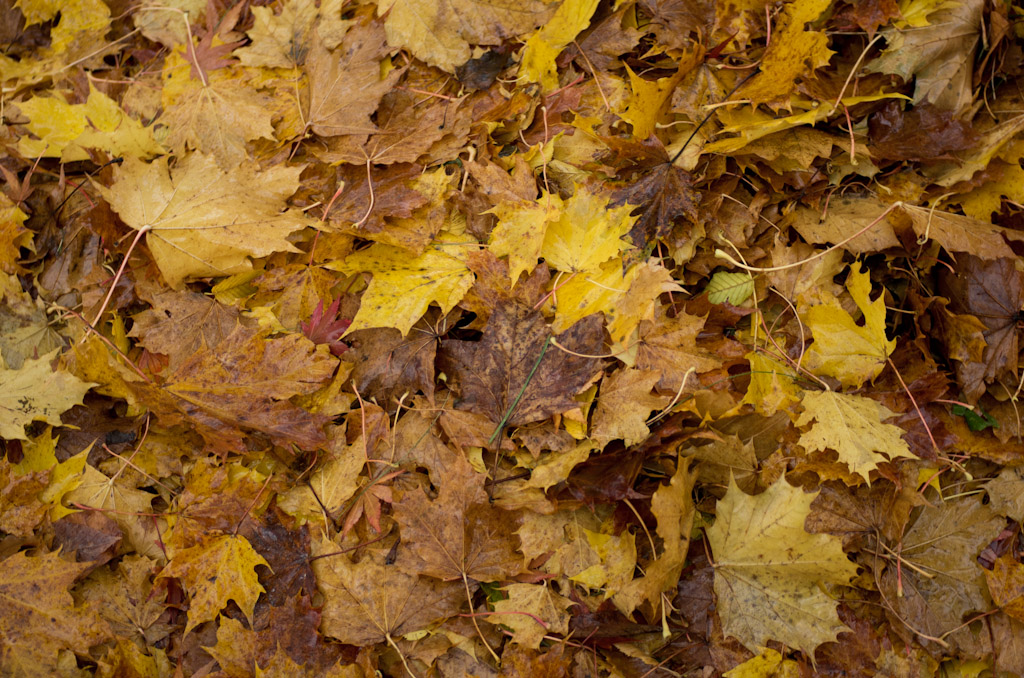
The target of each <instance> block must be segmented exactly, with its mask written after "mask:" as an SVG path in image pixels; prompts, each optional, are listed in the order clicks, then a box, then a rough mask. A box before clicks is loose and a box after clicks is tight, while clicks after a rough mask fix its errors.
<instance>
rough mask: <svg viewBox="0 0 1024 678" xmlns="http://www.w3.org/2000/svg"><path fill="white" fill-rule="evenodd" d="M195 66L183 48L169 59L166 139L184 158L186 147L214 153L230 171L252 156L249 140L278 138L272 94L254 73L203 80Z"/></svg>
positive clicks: (218, 73)
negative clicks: (258, 85) (261, 87)
mask: <svg viewBox="0 0 1024 678" xmlns="http://www.w3.org/2000/svg"><path fill="white" fill-rule="evenodd" d="M193 69H194V66H193V65H192V64H190V63H189V61H188V59H187V58H186V56H185V54H184V51H183V48H181V47H179V48H178V49H176V50H175V51H173V52H171V54H170V55H169V56H168V57H167V59H166V60H165V61H164V68H163V76H162V77H163V89H162V91H161V99H162V101H161V103H162V105H163V108H164V116H163V118H162V120H163V122H164V123H166V124H168V125H169V130H170V134H169V135H168V137H167V139H165V140H164V143H166V144H167V145H168V146H169V147H170V148H171V149H173V150H174V152H175V153H177V154H178V155H179V156H184V155H185V152H186V150H193V151H197V152H199V153H202V154H204V155H209V156H211V157H213V158H216V160H217V165H218V166H219V167H220V168H221V169H222V170H224V171H230V170H232V169H234V168H235V167H237V166H238V165H239V164H240V163H243V162H244V161H245V160H246V159H247V158H248V156H249V153H248V149H247V144H248V142H251V141H253V140H255V139H270V138H273V135H274V127H273V125H271V119H272V114H271V111H270V109H271V102H272V101H273V97H272V96H271V95H270V94H267V93H264V92H261V91H259V90H257V89H256V88H255V87H254V82H253V79H254V74H252V73H246V72H244V71H236V70H233V69H227V68H221V69H217V70H214V71H212V72H211V73H210V74H209V75H208V76H204V77H203V78H199V77H193V74H192V72H193ZM165 162H166V161H165ZM286 197H287V196H286ZM151 213H152V214H157V213H158V212H157V211H155V210H154V211H153V212H151Z"/></svg>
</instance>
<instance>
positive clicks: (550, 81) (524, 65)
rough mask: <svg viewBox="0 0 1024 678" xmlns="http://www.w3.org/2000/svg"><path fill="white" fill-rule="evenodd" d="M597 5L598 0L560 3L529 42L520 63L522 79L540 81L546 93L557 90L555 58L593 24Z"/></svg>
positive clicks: (571, 0) (573, 0)
mask: <svg viewBox="0 0 1024 678" xmlns="http://www.w3.org/2000/svg"><path fill="white" fill-rule="evenodd" d="M597 5H598V0H565V2H563V3H562V4H561V5H559V7H558V10H557V11H556V12H555V15H554V16H553V17H551V19H550V20H549V21H548V22H547V23H546V24H544V25H543V26H542V27H541V28H540V30H538V31H537V32H536V33H534V34H533V35H531V36H530V38H529V39H528V40H527V41H526V46H525V47H524V48H523V57H522V61H521V62H520V64H519V78H520V80H524V81H526V82H539V83H540V86H541V89H542V91H544V92H545V93H547V92H551V91H553V90H555V89H557V88H558V72H557V70H556V68H555V59H556V58H558V55H559V54H561V52H562V50H563V49H565V48H566V46H567V45H568V44H569V43H571V42H572V41H573V40H575V39H576V36H577V35H578V34H579V32H580V31H582V30H584V29H585V28H586V27H587V26H589V25H590V17H592V16H593V15H594V10H596V9H597Z"/></svg>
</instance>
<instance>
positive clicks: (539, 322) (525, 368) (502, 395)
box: [440, 302, 603, 426]
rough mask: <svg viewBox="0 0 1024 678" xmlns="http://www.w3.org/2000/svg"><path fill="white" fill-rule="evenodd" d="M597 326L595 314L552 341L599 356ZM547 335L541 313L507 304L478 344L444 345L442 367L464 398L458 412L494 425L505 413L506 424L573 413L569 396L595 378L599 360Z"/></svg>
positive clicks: (451, 342) (449, 342)
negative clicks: (478, 416)
mask: <svg viewBox="0 0 1024 678" xmlns="http://www.w3.org/2000/svg"><path fill="white" fill-rule="evenodd" d="M601 323H602V321H601V317H600V316H599V315H597V314H595V315H590V316H587V317H586V318H583V319H582V320H580V321H578V322H577V323H576V324H574V325H573V326H572V327H570V328H569V329H567V330H566V331H565V332H563V333H561V334H560V335H558V337H557V338H556V339H553V340H552V343H554V341H557V342H558V345H559V346H561V347H563V348H565V349H566V351H572V352H573V353H577V354H583V355H596V354H599V353H601V352H602V351H601V346H602V343H603V332H602V331H601ZM549 337H551V334H550V330H549V329H548V325H547V323H546V322H545V321H544V317H543V316H542V315H541V314H540V312H539V311H535V310H533V309H532V308H530V307H528V306H526V305H524V304H521V303H516V302H511V303H509V304H506V305H503V306H499V307H497V308H496V309H495V310H494V313H492V314H491V318H490V321H489V322H488V323H487V328H486V329H485V330H484V336H483V339H482V340H481V341H479V342H475V341H455V340H447V341H442V342H441V355H440V361H441V362H440V367H441V369H442V370H444V371H445V372H446V373H447V374H448V375H449V376H450V377H451V378H452V380H453V384H454V388H455V389H456V391H457V392H458V393H459V394H460V395H461V397H462V400H461V402H460V404H459V408H460V409H467V410H469V411H471V412H477V413H480V414H485V415H487V416H488V417H490V418H491V420H492V421H494V422H495V423H497V422H499V421H501V420H502V419H503V418H504V417H505V415H506V414H507V415H508V418H507V420H506V422H505V423H506V425H507V426H520V425H522V424H528V423H530V422H534V421H538V420H540V419H544V418H546V417H549V416H551V415H553V414H559V413H561V412H565V411H567V410H569V409H572V408H573V407H574V406H575V404H576V403H575V401H574V400H573V396H575V395H576V394H577V393H579V392H580V391H582V390H583V389H584V388H585V387H586V386H587V385H588V384H590V383H591V382H592V381H593V380H594V379H595V378H596V377H597V375H598V374H599V373H600V371H601V367H602V362H601V361H600V360H596V359H593V358H586V357H579V356H578V355H573V354H572V353H568V352H563V351H561V350H559V349H558V348H557V347H556V346H553V345H548V339H549ZM542 353H543V357H542Z"/></svg>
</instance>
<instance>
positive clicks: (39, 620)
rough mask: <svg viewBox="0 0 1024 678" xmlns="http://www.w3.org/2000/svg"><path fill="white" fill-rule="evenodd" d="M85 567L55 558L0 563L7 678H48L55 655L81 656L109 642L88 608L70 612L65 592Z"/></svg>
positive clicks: (0, 642)
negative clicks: (80, 654)
mask: <svg viewBox="0 0 1024 678" xmlns="http://www.w3.org/2000/svg"><path fill="white" fill-rule="evenodd" d="M87 568H88V565H83V564H80V563H71V562H67V561H65V560H62V559H61V557H60V555H58V554H57V553H47V554H45V555H42V556H37V557H34V558H29V557H28V556H27V555H25V554H24V553H16V554H14V555H12V556H9V557H7V558H5V559H4V560H3V561H0V616H2V617H3V619H4V624H3V626H2V627H0V628H2V629H3V631H2V632H0V670H2V671H3V673H4V674H6V675H10V676H26V677H28V678H34V677H36V676H38V677H39V678H42V677H43V676H52V675H53V672H54V671H57V667H58V657H57V654H58V652H60V651H61V650H70V651H72V652H78V653H82V654H85V653H87V652H88V651H89V646H90V645H93V644H96V643H99V642H102V641H103V640H105V639H107V638H109V637H110V629H109V628H108V627H107V625H106V623H104V622H103V621H102V620H101V619H100V617H99V615H98V614H97V610H96V608H95V607H94V606H93V605H88V604H87V605H80V606H76V605H75V602H74V599H73V598H72V597H71V594H70V593H69V592H68V589H69V588H70V587H71V585H72V584H73V582H74V581H75V579H77V578H78V577H79V576H81V574H82V573H83V572H84V571H85V570H86V569H87Z"/></svg>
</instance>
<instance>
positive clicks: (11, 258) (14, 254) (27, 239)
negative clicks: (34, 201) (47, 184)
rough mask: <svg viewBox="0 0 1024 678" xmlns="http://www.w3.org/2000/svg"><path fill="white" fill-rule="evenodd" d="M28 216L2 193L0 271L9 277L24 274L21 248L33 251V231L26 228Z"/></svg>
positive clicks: (0, 195)
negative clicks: (20, 262) (20, 261)
mask: <svg viewBox="0 0 1024 678" xmlns="http://www.w3.org/2000/svg"><path fill="white" fill-rule="evenodd" d="M26 219H28V215H27V214H25V213H24V212H22V211H21V208H19V207H18V206H17V205H15V204H14V203H13V202H12V201H11V199H10V198H8V197H7V194H5V193H0V271H2V272H4V273H7V274H9V275H14V274H16V273H21V272H22V270H23V269H22V266H21V265H20V264H19V263H18V260H19V259H20V258H21V252H20V251H19V250H20V248H22V247H25V248H28V249H32V248H33V247H32V231H30V230H28V229H27V228H25V226H24V224H25V220H26Z"/></svg>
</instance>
